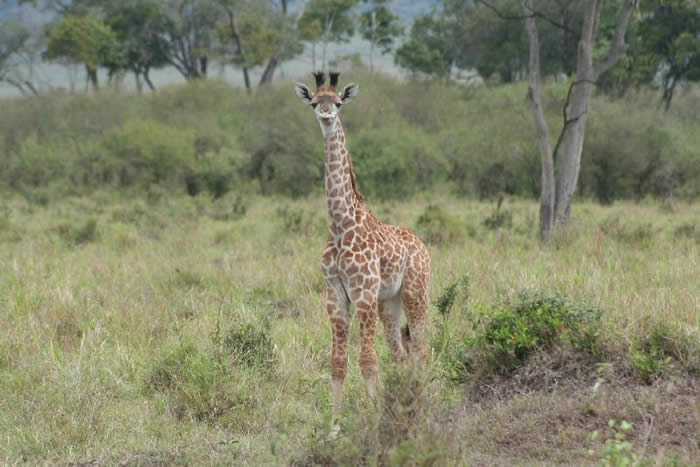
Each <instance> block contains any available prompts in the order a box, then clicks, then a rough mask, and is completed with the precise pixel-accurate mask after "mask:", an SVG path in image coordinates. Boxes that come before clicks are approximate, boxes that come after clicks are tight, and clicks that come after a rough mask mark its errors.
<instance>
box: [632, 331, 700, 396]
mask: <svg viewBox="0 0 700 467" xmlns="http://www.w3.org/2000/svg"><path fill="white" fill-rule="evenodd" d="M699 342H700V335H698V333H697V332H693V331H690V330H684V328H683V327H682V326H681V325H675V326H672V325H670V324H667V323H664V322H657V323H655V324H653V325H652V326H651V329H650V330H649V332H648V333H647V334H646V335H644V336H642V337H638V338H635V339H634V340H633V341H632V345H631V348H630V353H629V362H630V364H631V366H632V368H633V369H634V370H635V372H636V373H637V375H638V376H639V377H640V378H641V379H642V380H643V381H644V382H646V383H651V382H653V381H654V380H656V379H658V378H660V377H662V376H664V375H666V374H667V373H669V372H670V371H671V370H672V369H673V368H674V363H676V364H678V365H680V367H681V368H682V369H683V370H685V371H686V372H689V373H700V344H699Z"/></svg>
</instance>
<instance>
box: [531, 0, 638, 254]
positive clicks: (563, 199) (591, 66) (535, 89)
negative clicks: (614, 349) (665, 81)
mask: <svg viewBox="0 0 700 467" xmlns="http://www.w3.org/2000/svg"><path fill="white" fill-rule="evenodd" d="M521 2H522V3H521V4H522V8H523V13H524V19H525V29H526V32H527V35H528V41H529V43H530V60H529V67H530V69H529V74H528V83H529V86H528V97H529V98H530V103H531V105H532V110H533V115H534V118H535V125H536V126H537V136H538V139H539V142H540V153H541V157H542V192H541V194H540V239H541V240H542V242H543V243H544V244H548V243H549V241H550V240H551V235H552V233H553V232H554V230H555V229H556V228H557V227H559V226H560V225H561V224H562V223H564V222H566V221H567V220H568V219H569V217H570V216H571V202H572V200H573V197H574V193H575V191H576V184H577V182H578V175H579V169H580V166H581V153H582V152H583V140H584V134H585V131H586V120H587V118H588V108H589V103H590V100H591V96H592V95H593V86H594V85H595V82H596V80H597V79H598V77H599V76H600V74H601V73H604V72H605V71H607V70H608V69H610V68H611V67H612V66H614V65H615V63H617V61H618V60H619V59H620V57H621V56H622V55H623V54H624V53H625V50H626V46H625V33H626V31H627V26H628V25H629V20H630V17H631V14H632V10H633V9H634V8H635V7H636V6H637V2H638V0H624V3H623V6H622V8H621V10H620V14H619V16H618V20H617V25H616V28H615V36H614V38H613V41H612V43H611V44H610V48H609V49H608V51H607V54H606V56H605V57H604V58H603V59H601V60H600V61H599V62H598V63H594V61H593V47H594V44H595V39H596V36H597V34H598V28H599V26H600V13H601V9H602V6H603V0H586V3H585V7H584V13H583V14H584V17H583V27H582V29H581V39H580V41H579V44H578V53H577V61H576V76H575V78H574V82H572V83H571V87H570V88H569V94H568V96H567V101H566V103H565V105H564V110H563V116H564V125H563V128H562V131H561V134H560V135H559V138H558V140H557V144H556V145H555V147H554V150H552V149H551V148H550V139H549V131H548V129H547V122H546V120H545V119H544V112H543V110H542V104H541V98H540V83H539V75H540V60H539V54H540V52H539V37H538V32H537V25H536V23H535V18H536V17H537V12H536V10H535V8H534V0H521ZM554 162H556V172H554ZM552 206H553V207H554V210H553V211H552ZM552 212H553V218H552Z"/></svg>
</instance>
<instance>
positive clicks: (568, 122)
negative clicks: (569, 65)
mask: <svg viewBox="0 0 700 467" xmlns="http://www.w3.org/2000/svg"><path fill="white" fill-rule="evenodd" d="M580 83H588V84H593V85H595V84H596V83H595V81H591V80H589V79H579V80H576V81H572V82H571V84H570V85H569V91H568V92H567V93H566V102H564V107H563V108H562V117H563V120H564V126H562V128H561V132H560V133H559V137H558V138H557V143H556V144H555V145H554V151H553V152H552V157H554V158H556V157H557V152H558V151H559V146H561V142H562V140H563V139H564V133H566V127H568V126H569V125H571V124H572V123H575V122H576V121H578V119H580V118H581V117H583V115H584V114H585V113H586V112H587V110H585V111H584V112H583V113H581V114H579V115H577V116H575V117H573V118H568V116H567V115H566V112H567V110H568V108H569V102H571V93H572V92H573V91H574V87H575V86H576V85H577V84H580Z"/></svg>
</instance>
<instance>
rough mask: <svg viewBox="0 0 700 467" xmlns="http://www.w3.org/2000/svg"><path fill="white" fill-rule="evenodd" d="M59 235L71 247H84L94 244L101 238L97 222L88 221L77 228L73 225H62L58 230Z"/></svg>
mask: <svg viewBox="0 0 700 467" xmlns="http://www.w3.org/2000/svg"><path fill="white" fill-rule="evenodd" d="M56 231H57V232H58V234H59V235H60V236H61V238H63V240H65V241H66V243H68V244H70V245H82V244H84V243H92V242H94V241H96V240H97V239H98V237H99V231H98V230H97V221H96V220H95V219H88V220H87V221H85V223H84V224H82V225H80V226H75V225H73V224H61V225H59V226H58V227H57V228H56Z"/></svg>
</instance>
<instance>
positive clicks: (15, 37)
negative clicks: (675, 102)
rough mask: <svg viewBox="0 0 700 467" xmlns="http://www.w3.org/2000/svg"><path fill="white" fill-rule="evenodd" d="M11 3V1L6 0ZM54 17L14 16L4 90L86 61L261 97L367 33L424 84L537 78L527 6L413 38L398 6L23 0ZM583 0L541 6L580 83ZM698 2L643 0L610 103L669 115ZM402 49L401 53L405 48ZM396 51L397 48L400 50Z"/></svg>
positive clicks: (544, 62) (696, 54)
mask: <svg viewBox="0 0 700 467" xmlns="http://www.w3.org/2000/svg"><path fill="white" fill-rule="evenodd" d="M2 1H4V2H5V3H7V2H8V0H0V2H2ZM622 2H623V0H610V1H608V2H606V3H605V4H604V7H603V9H602V12H601V15H600V34H598V35H597V37H596V42H595V51H594V53H596V54H602V53H603V52H604V50H605V49H606V48H607V47H608V45H609V44H610V41H612V39H613V35H614V32H615V21H616V13H617V11H618V9H619V5H620V4H621V3H622ZM20 3H21V4H31V5H33V7H34V8H37V9H39V10H42V11H47V12H51V13H52V14H53V17H54V18H55V19H54V21H53V22H51V23H49V24H47V25H46V27H45V28H44V30H43V31H40V32H39V33H38V34H32V32H30V31H29V30H27V28H25V27H24V26H23V25H22V24H20V23H19V22H18V21H17V20H15V19H13V18H6V19H5V20H3V22H2V23H0V81H2V82H5V83H7V84H10V85H12V86H15V87H16V88H17V89H18V90H19V91H21V92H22V93H24V94H30V93H36V92H37V86H36V83H35V82H34V81H33V80H32V79H30V78H28V77H27V76H26V74H23V72H22V71H21V65H26V64H27V62H28V61H30V57H32V56H33V57H34V59H36V55H37V54H39V55H40V57H39V58H40V59H43V60H50V61H56V62H59V63H66V64H80V65H82V66H84V68H85V73H86V77H87V79H88V81H89V82H90V84H91V86H93V87H97V86H99V82H98V75H97V69H99V68H105V69H107V70H108V71H109V74H108V75H109V77H110V78H115V77H119V76H121V75H123V74H125V73H132V74H133V75H134V77H135V79H136V82H137V84H138V85H139V87H140V86H141V84H142V83H143V84H144V85H145V86H148V87H149V88H151V89H154V88H155V85H154V83H153V81H152V80H151V76H150V73H151V71H152V70H154V69H157V68H162V67H165V66H172V67H174V68H175V69H176V70H177V71H178V72H179V73H180V74H182V76H183V77H184V78H185V79H187V80H192V79H199V78H204V77H206V76H207V75H208V74H210V66H211V62H212V60H216V61H218V62H220V63H223V64H227V65H231V66H233V67H235V68H237V69H239V70H240V71H241V73H242V74H243V81H244V83H245V85H246V87H247V88H249V89H250V88H252V87H253V86H254V83H252V82H251V77H250V71H251V69H253V68H257V69H258V70H259V71H260V73H259V75H260V78H259V82H258V85H264V84H265V83H268V82H270V80H272V78H273V76H274V73H275V71H276V70H277V68H278V67H279V65H280V64H281V63H283V62H284V61H286V60H290V59H292V58H294V57H296V56H298V55H300V54H301V53H302V52H303V51H304V50H305V47H307V50H310V53H311V58H312V67H313V68H314V69H315V68H325V67H326V66H327V62H328V56H327V47H328V45H329V44H330V43H337V42H344V41H348V40H349V39H350V38H351V37H353V36H354V35H355V34H357V33H359V34H360V35H361V36H362V37H363V38H365V39H366V40H367V41H368V42H369V43H370V53H369V62H370V66H373V62H374V55H375V54H376V53H382V54H388V53H391V52H392V51H394V58H395V61H396V63H397V64H398V65H399V66H401V67H402V68H404V69H406V70H408V71H409V72H410V73H411V74H412V75H413V76H415V77H425V78H437V79H443V80H450V79H453V78H455V77H456V76H457V75H458V74H459V73H460V71H463V70H476V71H477V72H478V73H479V75H480V76H481V77H483V78H484V79H486V80H490V81H493V82H513V81H518V80H522V79H526V77H527V67H528V38H527V34H526V31H525V29H524V28H523V26H522V22H521V21H508V19H514V18H515V19H522V15H521V5H520V0H488V1H485V0H484V1H482V0H438V1H437V2H436V6H435V7H434V8H433V9H432V10H431V12H430V13H429V14H427V15H424V16H420V17H418V18H416V19H415V20H414V22H413V24H412V26H411V27H410V29H409V30H408V31H407V34H405V35H404V29H403V27H402V26H401V25H400V24H399V18H398V16H397V15H396V14H394V13H393V12H392V11H391V9H390V7H389V1H388V0H20ZM585 4H586V1H585V0H539V1H538V3H537V5H536V8H537V19H538V21H539V23H541V24H540V25H539V36H540V41H539V42H540V44H541V47H542V50H541V54H540V59H541V60H540V62H541V71H542V74H543V75H545V76H553V77H563V76H571V75H572V74H573V73H574V72H575V67H576V51H577V47H578V43H579V38H580V30H581V26H582V21H583V15H582V13H583V9H584V7H585ZM698 31H700V4H699V3H698V0H644V1H642V2H640V4H639V9H638V10H637V11H636V12H635V14H634V17H633V18H632V20H631V22H630V25H629V30H628V32H627V50H626V54H625V56H624V58H623V59H622V61H621V63H620V66H619V67H615V68H614V69H611V70H609V71H607V72H606V73H604V74H603V75H602V76H601V77H600V79H599V82H598V90H599V91H603V92H606V93H608V94H610V95H612V96H616V97H620V96H623V95H624V94H625V93H626V92H627V91H629V90H630V89H634V88H639V87H640V86H643V85H651V86H654V87H658V88H659V89H660V90H661V95H662V102H663V104H664V106H665V107H666V108H668V107H669V106H670V105H671V102H672V99H673V96H674V95H675V92H676V90H677V88H678V85H679V84H682V83H683V82H697V81H699V80H700V34H699V33H698ZM397 45H399V46H398V47H396V46H397ZM394 49H395V50H394Z"/></svg>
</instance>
